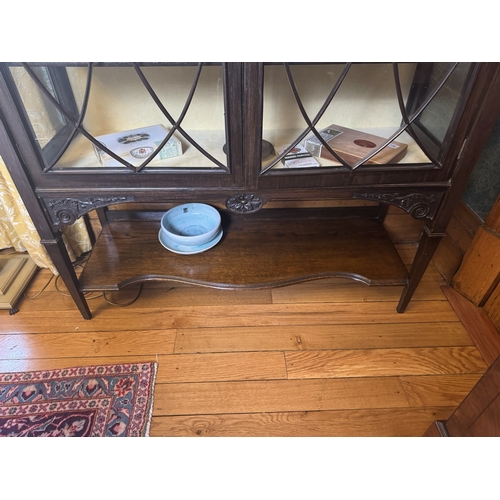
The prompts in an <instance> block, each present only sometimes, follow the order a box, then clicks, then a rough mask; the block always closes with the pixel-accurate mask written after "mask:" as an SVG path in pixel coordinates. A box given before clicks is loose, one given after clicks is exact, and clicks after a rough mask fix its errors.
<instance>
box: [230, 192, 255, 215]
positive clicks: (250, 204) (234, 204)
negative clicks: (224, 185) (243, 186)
mask: <svg viewBox="0 0 500 500" xmlns="http://www.w3.org/2000/svg"><path fill="white" fill-rule="evenodd" d="M262 205H263V202H262V200H261V199H260V198H259V197H258V196H256V195H254V194H247V193H243V194H235V195H234V196H231V198H229V199H228V200H227V201H226V207H227V208H228V209H229V210H231V212H236V213H240V214H241V213H244V214H249V213H252V212H257V211H258V210H260V209H261V208H262Z"/></svg>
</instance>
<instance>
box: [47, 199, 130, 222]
mask: <svg viewBox="0 0 500 500" xmlns="http://www.w3.org/2000/svg"><path fill="white" fill-rule="evenodd" d="M128 201H134V197H133V196H108V197H106V196H102V197H101V196H89V197H81V198H50V199H45V200H44V203H45V206H46V208H47V211H48V212H49V215H50V218H51V219H52V223H53V224H54V226H68V225H71V224H73V223H74V222H75V221H76V220H77V219H78V218H80V217H81V216H82V215H85V214H86V213H87V212H90V211H91V210H94V209H96V208H101V207H105V206H108V205H114V204H116V203H125V202H128Z"/></svg>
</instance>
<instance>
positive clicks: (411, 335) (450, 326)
mask: <svg viewBox="0 0 500 500" xmlns="http://www.w3.org/2000/svg"><path fill="white" fill-rule="evenodd" d="M464 345H473V343H472V341H471V339H470V337H469V335H468V334H467V331H466V330H465V328H464V327H463V326H462V324H461V323H458V322H445V323H417V324H413V323H411V324H401V323H390V324H361V325H313V326H311V325H299V326H293V325H292V326H255V327H252V326H248V327H226V328H184V329H180V330H179V331H178V334H177V337H176V342H175V348H174V352H175V353H177V354H182V353H196V352H235V351H304V350H310V349H313V350H318V349H374V348H389V347H395V348H397V347H439V346H464Z"/></svg>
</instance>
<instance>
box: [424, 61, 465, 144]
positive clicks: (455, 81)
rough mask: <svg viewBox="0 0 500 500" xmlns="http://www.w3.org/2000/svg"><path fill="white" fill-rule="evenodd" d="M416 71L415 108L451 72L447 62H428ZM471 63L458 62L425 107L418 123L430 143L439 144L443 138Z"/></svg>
mask: <svg viewBox="0 0 500 500" xmlns="http://www.w3.org/2000/svg"><path fill="white" fill-rule="evenodd" d="M423 66H424V67H423V68H422V70H421V71H420V79H421V80H420V82H419V83H420V89H419V90H420V91H419V95H418V99H417V102H416V103H415V107H417V108H418V106H420V105H421V104H422V102H424V101H425V100H426V99H428V98H429V97H430V94H431V93H432V92H433V91H434V90H435V89H437V88H438V86H439V84H440V83H441V82H442V80H443V79H444V78H445V77H446V75H447V73H448V72H449V71H450V70H451V69H452V66H453V65H452V64H451V63H429V64H427V65H423ZM470 67H471V64H470V63H460V64H458V65H457V67H456V68H455V69H454V70H453V73H452V74H451V76H450V77H449V78H448V79H447V80H446V82H445V84H444V85H443V87H442V88H441V89H440V90H439V92H438V93H437V94H436V96H435V97H434V98H433V99H432V100H431V102H430V103H429V104H428V105H427V106H426V108H425V109H424V111H423V112H422V113H421V115H420V116H419V119H418V122H419V124H420V125H421V126H422V127H423V128H424V129H425V131H426V132H427V134H428V135H429V136H430V137H431V138H432V140H433V141H434V142H435V143H436V144H437V145H440V144H441V143H443V141H444V140H445V138H446V134H447V132H448V128H449V126H450V124H451V122H452V119H453V117H454V115H455V112H456V110H457V106H458V104H459V103H460V101H461V99H462V96H463V92H464V89H465V83H466V81H467V76H468V75H469V71H470Z"/></svg>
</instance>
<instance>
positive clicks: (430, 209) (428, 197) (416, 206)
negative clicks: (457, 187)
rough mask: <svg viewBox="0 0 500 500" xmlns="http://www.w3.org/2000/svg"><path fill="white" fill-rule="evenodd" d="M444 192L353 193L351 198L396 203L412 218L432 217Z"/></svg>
mask: <svg viewBox="0 0 500 500" xmlns="http://www.w3.org/2000/svg"><path fill="white" fill-rule="evenodd" d="M443 195H444V193H431V194H423V193H411V194H400V193H354V195H353V198H364V199H366V200H371V201H379V202H383V203H390V204H391V205H396V206H397V207H399V208H402V209H403V210H405V211H406V212H408V213H409V214H410V215H411V216H412V217H413V218H414V219H431V220H432V219H433V218H434V216H435V215H436V212H437V209H438V207H439V204H440V203H441V200H442V198H443Z"/></svg>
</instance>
